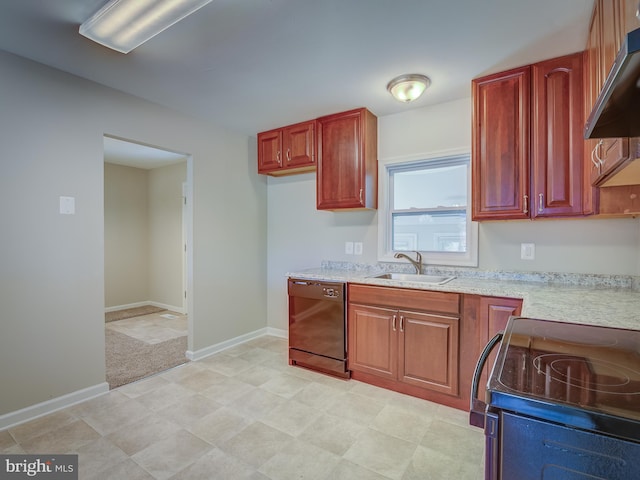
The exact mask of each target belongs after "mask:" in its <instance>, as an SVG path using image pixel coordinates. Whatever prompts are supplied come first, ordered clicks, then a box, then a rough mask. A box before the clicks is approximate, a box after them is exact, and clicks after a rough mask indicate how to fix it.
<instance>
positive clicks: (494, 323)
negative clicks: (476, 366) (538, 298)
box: [478, 297, 522, 385]
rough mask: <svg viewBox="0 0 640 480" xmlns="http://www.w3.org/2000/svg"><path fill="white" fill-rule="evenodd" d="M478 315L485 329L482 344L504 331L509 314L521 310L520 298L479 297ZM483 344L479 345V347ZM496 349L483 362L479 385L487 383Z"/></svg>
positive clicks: (516, 314)
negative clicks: (483, 367) (483, 368)
mask: <svg viewBox="0 0 640 480" xmlns="http://www.w3.org/2000/svg"><path fill="white" fill-rule="evenodd" d="M479 309H480V315H479V317H478V318H479V321H480V322H479V323H480V325H482V326H483V328H484V329H485V333H484V335H483V337H484V339H483V340H484V344H486V343H487V342H488V341H489V340H490V339H491V338H493V336H494V335H495V334H496V333H498V332H500V331H504V329H505V327H506V326H507V322H508V321H509V317H510V316H512V315H513V316H518V315H520V312H521V311H522V300H520V299H517V298H502V297H481V298H480V307H479ZM482 348H484V345H482V346H481V349H482ZM496 356H497V350H494V351H493V352H492V353H491V355H489V359H488V360H487V362H486V363H485V370H484V372H483V374H482V380H481V383H480V384H481V385H484V384H486V383H487V380H488V378H489V373H490V371H491V369H492V368H493V364H494V363H495V361H496Z"/></svg>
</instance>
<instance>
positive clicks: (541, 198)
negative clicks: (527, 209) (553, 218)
mask: <svg viewBox="0 0 640 480" xmlns="http://www.w3.org/2000/svg"><path fill="white" fill-rule="evenodd" d="M543 210H544V193H539V194H538V213H542V211H543Z"/></svg>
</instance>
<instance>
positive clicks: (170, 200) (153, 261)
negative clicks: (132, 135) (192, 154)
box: [148, 162, 187, 313]
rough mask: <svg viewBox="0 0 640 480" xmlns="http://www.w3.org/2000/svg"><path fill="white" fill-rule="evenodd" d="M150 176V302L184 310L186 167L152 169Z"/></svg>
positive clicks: (183, 164)
mask: <svg viewBox="0 0 640 480" xmlns="http://www.w3.org/2000/svg"><path fill="white" fill-rule="evenodd" d="M148 173H149V249H148V252H149V300H150V301H151V302H155V303H157V304H162V305H165V306H169V307H171V306H173V307H180V310H181V309H182V306H183V288H182V263H183V248H182V184H183V182H185V181H186V179H187V163H186V162H183V163H179V164H176V165H169V166H166V167H161V168H153V169H151V170H148ZM176 310H178V309H177V308H176ZM183 313H184V312H183Z"/></svg>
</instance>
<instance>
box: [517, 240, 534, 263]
mask: <svg viewBox="0 0 640 480" xmlns="http://www.w3.org/2000/svg"><path fill="white" fill-rule="evenodd" d="M535 258H536V244H535V243H521V244H520V259H521V260H534V259H535Z"/></svg>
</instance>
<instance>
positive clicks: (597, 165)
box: [591, 145, 602, 175]
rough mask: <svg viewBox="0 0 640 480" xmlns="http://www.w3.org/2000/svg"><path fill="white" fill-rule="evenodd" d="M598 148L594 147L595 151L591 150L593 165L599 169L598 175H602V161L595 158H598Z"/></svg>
mask: <svg viewBox="0 0 640 480" xmlns="http://www.w3.org/2000/svg"><path fill="white" fill-rule="evenodd" d="M597 148H598V145H596V146H595V147H593V150H591V163H593V165H594V166H595V167H596V168H597V169H598V175H600V173H602V172H601V167H602V161H601V160H600V159H599V158H598V159H597V160H596V159H595V158H594V156H596V157H597V156H598V154H597V152H596V149H597Z"/></svg>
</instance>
